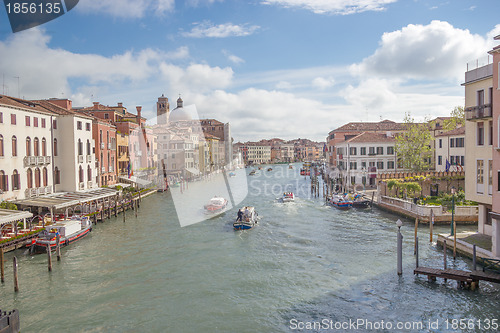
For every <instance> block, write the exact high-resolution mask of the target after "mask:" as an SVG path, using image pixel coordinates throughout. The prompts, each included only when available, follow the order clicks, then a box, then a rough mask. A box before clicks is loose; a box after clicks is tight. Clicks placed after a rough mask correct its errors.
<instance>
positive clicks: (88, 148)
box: [87, 139, 90, 155]
mask: <svg viewBox="0 0 500 333" xmlns="http://www.w3.org/2000/svg"><path fill="white" fill-rule="evenodd" d="M87 155H90V141H89V140H88V139H87Z"/></svg>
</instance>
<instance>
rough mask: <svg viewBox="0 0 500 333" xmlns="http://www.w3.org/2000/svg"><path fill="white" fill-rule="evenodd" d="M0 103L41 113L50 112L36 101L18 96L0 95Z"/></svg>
mask: <svg viewBox="0 0 500 333" xmlns="http://www.w3.org/2000/svg"><path fill="white" fill-rule="evenodd" d="M0 105H8V106H12V107H16V108H20V109H24V110H27V111H38V112H43V113H49V114H50V113H51V112H50V111H49V110H47V109H45V108H44V107H42V106H41V105H40V103H38V102H36V101H27V100H24V99H20V98H15V97H10V96H5V95H0Z"/></svg>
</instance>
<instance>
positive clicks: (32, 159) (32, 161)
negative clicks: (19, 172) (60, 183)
mask: <svg viewBox="0 0 500 333" xmlns="http://www.w3.org/2000/svg"><path fill="white" fill-rule="evenodd" d="M23 162H24V167H25V168H26V167H29V166H36V162H37V159H36V156H25V157H24V159H23Z"/></svg>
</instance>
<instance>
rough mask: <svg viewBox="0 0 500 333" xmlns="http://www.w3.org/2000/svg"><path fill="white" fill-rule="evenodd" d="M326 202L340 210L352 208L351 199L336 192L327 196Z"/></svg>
mask: <svg viewBox="0 0 500 333" xmlns="http://www.w3.org/2000/svg"><path fill="white" fill-rule="evenodd" d="M327 204H329V205H330V206H334V207H335V208H338V209H340V210H348V209H351V208H352V201H351V200H349V199H348V198H346V197H345V196H344V195H340V194H336V195H334V196H333V197H331V198H329V199H328V201H327Z"/></svg>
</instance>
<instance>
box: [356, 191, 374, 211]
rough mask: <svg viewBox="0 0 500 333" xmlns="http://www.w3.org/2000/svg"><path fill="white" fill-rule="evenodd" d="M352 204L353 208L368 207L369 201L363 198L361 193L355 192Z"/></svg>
mask: <svg viewBox="0 0 500 333" xmlns="http://www.w3.org/2000/svg"><path fill="white" fill-rule="evenodd" d="M352 206H353V207H355V208H368V207H370V206H371V201H370V200H368V199H364V198H363V196H362V195H361V194H356V195H355V196H354V199H353V201H352Z"/></svg>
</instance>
